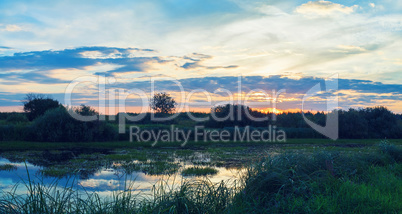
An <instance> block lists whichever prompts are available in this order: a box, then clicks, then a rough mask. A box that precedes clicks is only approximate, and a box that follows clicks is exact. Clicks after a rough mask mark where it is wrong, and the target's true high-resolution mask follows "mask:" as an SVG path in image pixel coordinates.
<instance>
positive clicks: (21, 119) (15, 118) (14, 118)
mask: <svg viewBox="0 0 402 214" xmlns="http://www.w3.org/2000/svg"><path fill="white" fill-rule="evenodd" d="M6 122H7V123H25V122H28V118H27V117H26V116H25V114H22V113H16V112H14V113H12V114H10V115H9V116H8V117H7V119H6Z"/></svg>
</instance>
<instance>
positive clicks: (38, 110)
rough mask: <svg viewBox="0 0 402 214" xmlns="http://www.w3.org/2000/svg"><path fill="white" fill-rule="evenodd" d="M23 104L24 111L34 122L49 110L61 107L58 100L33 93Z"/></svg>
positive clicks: (27, 96) (26, 97) (28, 95)
mask: <svg viewBox="0 0 402 214" xmlns="http://www.w3.org/2000/svg"><path fill="white" fill-rule="evenodd" d="M23 104H24V111H25V112H26V113H27V117H28V119H29V120H34V119H35V118H37V117H39V116H41V115H43V114H45V112H46V111H47V110H49V109H54V108H57V107H59V106H61V105H60V103H59V101H57V100H54V99H52V98H50V97H46V96H45V95H43V94H32V93H30V94H27V95H26V96H25V99H24V101H23Z"/></svg>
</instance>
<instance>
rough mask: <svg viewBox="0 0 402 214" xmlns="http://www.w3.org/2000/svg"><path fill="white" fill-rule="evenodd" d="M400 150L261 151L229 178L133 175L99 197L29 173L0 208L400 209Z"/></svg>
mask: <svg viewBox="0 0 402 214" xmlns="http://www.w3.org/2000/svg"><path fill="white" fill-rule="evenodd" d="M400 152H401V150H400V148H399V147H392V146H390V145H388V144H386V145H383V143H382V144H380V145H379V147H378V150H377V151H372V152H370V153H359V152H350V153H345V154H344V153H339V152H337V151H315V152H292V153H290V152H284V153H279V154H275V155H267V156H265V157H263V158H261V160H260V161H259V162H257V163H255V164H253V165H252V166H250V167H249V168H248V169H247V171H246V173H245V174H244V175H243V176H242V177H240V178H239V179H238V180H237V181H235V182H232V183H229V182H223V181H222V182H219V183H212V182H211V181H209V180H208V179H196V180H182V181H181V182H179V183H178V182H169V181H168V180H161V181H160V182H158V183H157V184H155V185H154V186H153V188H152V193H151V194H150V195H146V194H141V193H138V192H137V191H135V188H133V187H134V186H133V184H132V183H133V182H131V181H130V180H127V185H124V188H123V189H122V190H119V191H115V192H113V194H112V195H111V196H110V197H107V198H102V197H101V196H100V195H98V194H97V193H96V192H86V191H77V187H75V186H74V185H70V186H69V185H65V186H59V185H57V182H54V183H52V184H50V185H44V184H43V183H40V182H34V181H32V180H31V179H30V178H28V181H26V182H23V185H25V187H26V189H27V194H26V195H17V194H15V189H16V188H17V187H15V188H14V191H10V192H4V193H3V194H2V197H1V199H0V213H398V212H400V211H401V210H402V201H401V200H400V196H401V195H402V164H401V161H400V159H398V157H399V155H400Z"/></svg>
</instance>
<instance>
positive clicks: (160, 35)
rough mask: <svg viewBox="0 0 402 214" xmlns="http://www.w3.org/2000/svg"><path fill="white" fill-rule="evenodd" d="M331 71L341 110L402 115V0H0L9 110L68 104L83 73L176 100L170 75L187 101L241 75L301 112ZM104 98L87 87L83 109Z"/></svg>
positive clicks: (2, 99)
mask: <svg viewBox="0 0 402 214" xmlns="http://www.w3.org/2000/svg"><path fill="white" fill-rule="evenodd" d="M333 74H338V75H339V78H340V80H339V91H338V92H336V93H335V94H337V95H338V96H339V101H340V102H339V104H340V108H344V109H346V108H349V107H366V106H376V105H385V106H387V107H388V108H390V109H391V110H393V111H395V112H402V102H401V100H402V99H401V98H402V95H401V94H402V90H401V82H402V2H399V1H390V0H383V1H280V0H277V1H262V0H256V1H252V0H245V1H241V0H227V1H213V0H208V1H207V0H202V1H201V0H199V1H174V0H168V1H162V0H161V1H156V0H150V1H149V0H148V1H145V0H137V1H119V2H118V3H116V2H115V1H85V2H82V1H34V2H33V1H3V0H0V111H10V110H20V109H21V107H20V106H21V102H20V100H21V99H22V98H23V96H24V94H26V93H29V92H34V93H45V94H52V95H53V96H54V97H55V98H57V99H59V100H60V101H63V99H64V96H63V94H64V91H65V90H66V87H67V85H68V84H69V83H70V82H71V81H73V80H74V79H76V78H78V77H81V76H95V77H97V76H105V77H111V78H114V79H115V81H116V83H114V84H109V85H107V88H115V89H132V88H133V87H136V86H138V87H139V86H141V87H142V88H147V86H145V85H144V84H146V85H149V81H150V78H151V77H153V78H157V79H158V80H159V82H160V85H158V86H157V87H159V88H158V90H160V91H168V92H171V93H172V94H173V95H175V96H176V95H177V94H176V91H175V90H174V89H172V88H171V87H169V84H166V78H175V79H177V80H179V81H180V82H182V83H183V86H184V85H186V87H185V88H184V89H185V90H186V93H189V92H190V91H191V90H193V89H194V87H193V86H197V87H198V88H199V89H206V90H208V89H211V88H214V89H217V90H220V89H227V90H230V91H235V90H234V87H235V85H237V82H236V81H235V79H236V78H237V76H239V75H241V76H243V79H244V80H245V81H243V86H242V87H243V89H244V90H245V91H246V92H250V91H252V90H254V89H255V87H256V85H258V86H259V88H262V89H264V90H271V89H276V90H280V89H281V88H283V89H286V91H287V92H286V94H283V97H282V102H281V104H280V106H279V107H278V108H281V109H284V110H286V109H298V108H300V104H301V97H302V95H303V93H305V91H307V90H308V87H310V86H311V87H312V86H313V85H312V84H313V83H316V82H320V81H322V80H323V79H325V78H327V77H329V76H331V75H333ZM247 77H249V79H247ZM312 80H314V81H313V82H312ZM164 81H165V82H164ZM256 81H257V82H256ZM207 82H208V83H207ZM257 83H261V84H257ZM190 88H191V90H190ZM300 89H302V90H300ZM97 90H98V89H97V88H96V86H91V85H81V86H80V87H79V89H78V88H77V91H76V92H75V97H76V100H75V101H74V104H77V105H78V104H81V103H84V104H90V105H93V106H96V105H97V102H96V92H97ZM170 90H171V91H170ZM147 93H148V92H147ZM211 93H212V97H213V99H214V101H216V102H220V101H225V99H226V98H225V97H224V95H220V94H219V93H215V94H213V91H211ZM194 100H199V101H202V100H205V96H204V97H203V95H202V94H196V96H195V98H194ZM320 102H321V101H320ZM320 102H318V103H320ZM130 103H131V104H132V105H133V106H135V105H139V100H138V99H136V98H135V97H132V98H131V102H130ZM189 103H191V105H192V106H193V107H197V105H198V104H197V102H193V101H191V102H189ZM312 106H313V108H315V107H317V110H322V108H321V107H319V105H312ZM267 107H269V106H267Z"/></svg>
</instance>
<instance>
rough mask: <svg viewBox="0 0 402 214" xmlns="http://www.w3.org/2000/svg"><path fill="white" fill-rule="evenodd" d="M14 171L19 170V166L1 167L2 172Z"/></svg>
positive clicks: (7, 165)
mask: <svg viewBox="0 0 402 214" xmlns="http://www.w3.org/2000/svg"><path fill="white" fill-rule="evenodd" d="M13 170H17V166H16V165H14V164H9V163H5V164H1V165H0V171H13Z"/></svg>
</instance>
